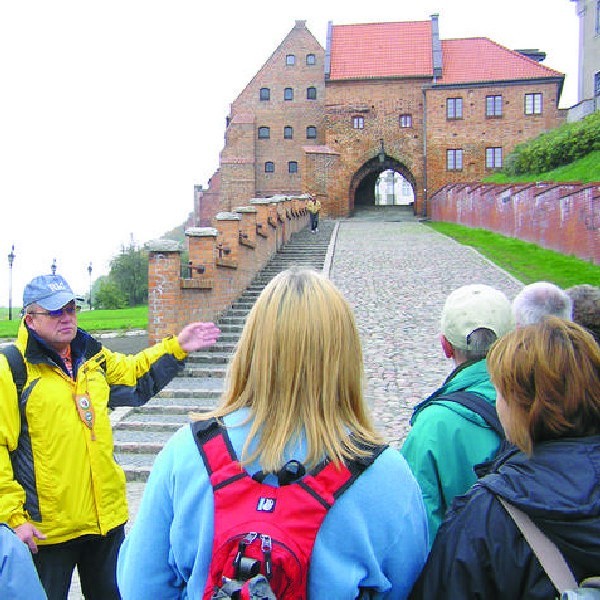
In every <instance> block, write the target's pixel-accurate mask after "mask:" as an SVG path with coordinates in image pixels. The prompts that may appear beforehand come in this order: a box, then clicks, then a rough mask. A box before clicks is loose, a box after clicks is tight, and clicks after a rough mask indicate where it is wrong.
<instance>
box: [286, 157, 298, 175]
mask: <svg viewBox="0 0 600 600" xmlns="http://www.w3.org/2000/svg"><path fill="white" fill-rule="evenodd" d="M288 171H289V172H290V173H297V172H298V163H297V162H296V161H295V160H290V162H289V163H288Z"/></svg>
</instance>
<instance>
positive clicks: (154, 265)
mask: <svg viewBox="0 0 600 600" xmlns="http://www.w3.org/2000/svg"><path fill="white" fill-rule="evenodd" d="M307 224H308V213H307V211H306V197H305V196H302V197H289V196H279V197H273V198H257V199H253V200H251V201H250V203H249V204H248V205H247V206H241V207H236V208H235V210H233V211H231V212H220V213H218V214H217V215H216V216H215V218H214V219H213V223H212V225H213V226H212V227H193V228H190V229H188V230H187V231H186V238H187V245H188V250H189V263H188V265H185V266H184V267H183V268H182V265H181V251H182V249H181V244H179V243H178V242H174V241H171V240H157V241H154V242H152V243H151V244H150V245H149V262H148V289H149V296H148V336H149V339H150V341H151V343H154V342H155V341H157V340H160V339H162V338H163V337H165V336H167V335H171V334H176V333H177V332H179V331H180V330H181V328H182V327H183V326H184V325H185V324H186V323H190V322H192V321H217V320H218V319H219V317H220V315H221V314H222V313H223V312H225V311H226V310H227V309H228V308H229V307H230V306H231V304H232V303H233V302H234V301H235V300H236V299H237V298H238V297H239V296H240V295H241V294H242V293H243V291H244V290H245V289H246V288H247V287H248V285H249V284H250V282H251V281H252V279H253V278H254V276H255V275H256V273H258V271H260V269H262V268H263V267H264V266H265V265H266V263H267V262H268V261H269V259H270V258H271V256H272V255H273V254H274V253H275V252H276V251H277V250H278V249H280V248H281V247H282V246H283V245H284V244H285V243H286V242H287V241H289V239H290V237H291V235H292V234H293V233H296V232H297V231H300V230H301V229H303V228H304V227H306V226H307Z"/></svg>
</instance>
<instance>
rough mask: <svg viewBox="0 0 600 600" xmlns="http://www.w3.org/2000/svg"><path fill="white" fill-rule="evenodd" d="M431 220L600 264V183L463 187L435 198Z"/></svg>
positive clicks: (454, 186)
mask: <svg viewBox="0 0 600 600" xmlns="http://www.w3.org/2000/svg"><path fill="white" fill-rule="evenodd" d="M430 208H431V219H432V221H446V222H452V223H458V224H460V225H466V226H467V227H479V228H482V229H487V230H490V231H495V232H497V233H501V234H503V235H506V236H510V237H514V238H518V239H521V240H524V241H527V242H533V243H535V244H537V245H539V246H542V247H544V248H548V249H550V250H556V251H558V252H561V253H563V254H568V255H574V256H577V257H579V258H582V259H584V260H589V261H591V262H593V263H595V264H600V183H599V182H594V183H589V184H579V183H572V184H556V183H522V184H494V183H466V184H465V183H463V184H451V185H446V186H444V187H443V188H441V189H440V190H439V191H438V192H436V193H435V194H434V195H433V196H432V198H431V205H430Z"/></svg>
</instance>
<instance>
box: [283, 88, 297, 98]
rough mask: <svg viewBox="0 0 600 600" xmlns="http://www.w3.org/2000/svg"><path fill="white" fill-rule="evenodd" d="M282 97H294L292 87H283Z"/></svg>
mask: <svg viewBox="0 0 600 600" xmlns="http://www.w3.org/2000/svg"><path fill="white" fill-rule="evenodd" d="M283 99H284V100H293V99H294V90H293V89H292V88H285V90H283Z"/></svg>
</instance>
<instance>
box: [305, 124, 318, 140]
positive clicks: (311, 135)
mask: <svg viewBox="0 0 600 600" xmlns="http://www.w3.org/2000/svg"><path fill="white" fill-rule="evenodd" d="M316 137H317V128H316V127H315V126H314V125H311V126H310V127H307V128H306V139H307V140H314V139H316Z"/></svg>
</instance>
